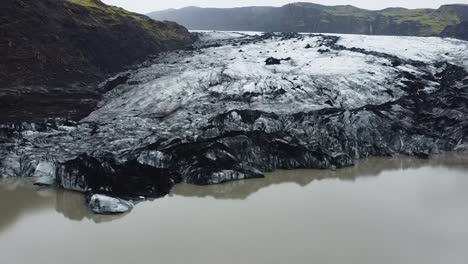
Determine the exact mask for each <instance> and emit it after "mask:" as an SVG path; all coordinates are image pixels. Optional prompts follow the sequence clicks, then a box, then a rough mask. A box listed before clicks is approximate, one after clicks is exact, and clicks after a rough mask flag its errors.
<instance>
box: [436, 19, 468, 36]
mask: <svg viewBox="0 0 468 264" xmlns="http://www.w3.org/2000/svg"><path fill="white" fill-rule="evenodd" d="M441 36H443V37H451V38H458V39H463V40H468V21H463V22H462V23H460V24H457V25H454V26H448V27H446V28H445V30H444V31H443V32H442V34H441Z"/></svg>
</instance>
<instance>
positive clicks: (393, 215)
mask: <svg viewBox="0 0 468 264" xmlns="http://www.w3.org/2000/svg"><path fill="white" fill-rule="evenodd" d="M0 263H5V264H6V263H11V264H55V263H57V264H59V263H60V264H63V263H66V264H83V263H100V264H106V263H109V264H120V263H122V264H124V263H125V264H129V263H135V264H140V263H204V264H210V263H216V264H225V263H228V264H229V263H236V264H238V263H249V264H250V263H252V264H257V263H268V264H271V263H281V264H284V263H307V264H309V263H320V264H327V263H331V264H335V263H339V264H341V263H347V264H350V263H351V264H353V263H355V264H377V263H378V264H396V263H398V264H405V263H408V264H432V263H433V264H441V263H447V264H466V263H468V155H461V154H450V155H444V156H439V157H435V158H434V159H432V160H429V161H423V160H417V159H410V158H386V159H371V160H368V161H362V162H360V163H359V164H357V166H355V167H352V168H347V169H343V170H338V171H335V172H333V171H318V170H302V171H301V170H299V171H278V172H275V173H271V174H268V176H267V178H266V179H259V180H248V181H241V182H233V183H228V184H223V185H217V186H207V187H206V186H205V187H200V186H192V185H178V186H177V187H176V188H175V189H174V190H173V192H172V193H171V195H169V196H168V197H165V198H162V199H158V200H155V201H153V202H144V203H141V204H139V205H138V206H137V207H136V208H135V209H134V210H133V211H132V212H131V213H130V214H127V215H123V216H111V217H109V216H95V215H91V214H89V212H88V211H87V209H86V208H85V206H84V201H83V197H82V196H81V195H80V194H77V193H72V192H66V191H62V190H53V189H41V188H35V187H32V186H31V184H30V181H29V180H11V179H10V180H1V181H0Z"/></svg>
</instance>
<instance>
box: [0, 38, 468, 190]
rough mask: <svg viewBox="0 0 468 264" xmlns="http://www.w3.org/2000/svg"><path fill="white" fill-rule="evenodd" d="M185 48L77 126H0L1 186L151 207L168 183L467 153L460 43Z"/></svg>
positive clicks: (467, 81)
mask: <svg viewBox="0 0 468 264" xmlns="http://www.w3.org/2000/svg"><path fill="white" fill-rule="evenodd" d="M194 34H195V35H196V37H197V38H198V41H197V42H196V43H195V44H194V46H193V48H192V49H187V50H180V51H174V52H169V53H163V54H159V55H155V56H154V57H152V58H151V59H149V60H148V61H146V62H145V63H143V64H141V65H139V66H138V67H134V68H133V69H130V70H128V71H126V72H122V73H120V74H119V75H118V76H115V77H114V78H112V79H110V80H108V82H106V83H103V84H102V85H101V87H100V89H103V90H105V91H107V92H106V93H105V95H104V97H103V99H102V101H101V102H100V103H99V105H98V108H97V109H96V110H95V111H94V112H92V113H90V114H89V116H87V117H86V118H84V119H82V120H80V121H78V122H73V121H69V120H48V121H46V122H44V123H20V124H18V123H16V124H13V123H12V124H3V125H0V164H1V167H0V175H1V176H2V177H25V176H38V177H40V178H39V179H40V181H39V183H54V184H56V185H57V186H60V187H63V188H66V189H71V190H75V191H80V192H87V193H101V194H109V195H114V196H119V197H138V196H144V197H159V196H162V195H165V194H167V193H168V192H169V190H170V189H171V187H172V186H173V185H174V184H177V183H179V182H186V183H193V184H218V183H222V182H226V181H233V180H240V179H248V178H258V177H263V172H266V171H272V170H275V169H297V168H319V169H337V168H342V167H346V166H352V165H353V164H354V162H355V161H356V160H358V159H363V158H366V157H369V156H393V155H399V154H403V155H410V156H417V157H421V158H427V157H429V156H430V155H433V154H438V153H442V152H446V151H454V150H456V151H468V42H465V41H459V40H454V39H442V38H418V37H388V36H360V35H329V34H324V35H323V34H321V35H317V34H295V33H261V34H252V33H249V34H246V33H235V32H197V33H194ZM269 58H274V59H278V60H280V62H279V64H274V65H267V63H266V61H267V59H269Z"/></svg>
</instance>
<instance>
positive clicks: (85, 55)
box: [0, 0, 191, 122]
mask: <svg viewBox="0 0 468 264" xmlns="http://www.w3.org/2000/svg"><path fill="white" fill-rule="evenodd" d="M0 5H1V8H0V36H1V37H0V57H1V58H2V60H1V61H0V112H2V114H0V122H2V121H11V120H28V119H35V118H40V117H54V116H61V115H65V116H66V117H76V118H79V117H81V116H82V115H83V114H81V113H87V112H89V109H90V108H93V106H94V105H95V102H96V98H97V97H98V96H99V94H98V93H97V91H96V89H95V86H93V87H89V85H90V84H93V83H96V82H98V81H102V80H103V79H104V77H106V76H108V75H109V74H112V73H115V72H119V71H122V70H124V69H125V68H126V67H128V66H129V65H132V64H134V63H138V62H140V61H142V60H144V59H145V58H147V57H148V55H150V54H154V53H157V52H161V51H167V50H173V49H177V48H183V47H186V46H188V45H190V44H191V37H190V33H189V32H188V31H187V29H185V28H184V27H182V26H180V25H178V24H176V23H173V22H158V21H154V20H151V19H149V18H147V17H145V16H143V15H139V14H135V13H131V12H128V11H126V10H124V9H121V8H117V7H111V6H107V5H105V4H103V3H102V2H100V1H98V0H70V1H67V0H41V1H31V0H2V3H1V4H0ZM39 87H40V88H39ZM52 87H54V88H52ZM57 87H58V88H57Z"/></svg>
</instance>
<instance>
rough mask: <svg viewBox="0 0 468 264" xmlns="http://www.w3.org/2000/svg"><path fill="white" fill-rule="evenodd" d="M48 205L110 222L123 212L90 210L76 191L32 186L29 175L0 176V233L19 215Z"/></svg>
mask: <svg viewBox="0 0 468 264" xmlns="http://www.w3.org/2000/svg"><path fill="white" fill-rule="evenodd" d="M50 209H55V211H56V212H58V213H60V214H61V215H63V216H64V217H65V218H67V219H70V220H74V221H83V220H89V221H93V222H95V223H104V222H110V221H114V220H117V219H119V218H122V217H124V216H125V215H112V216H107V215H106V216H102V215H95V214H91V213H90V212H89V210H88V208H87V207H86V206H85V198H84V196H83V195H82V194H80V193H76V192H70V191H65V190H61V189H52V188H40V187H36V186H34V185H33V181H32V180H31V179H0V212H1V217H0V233H1V232H3V231H4V230H6V229H7V228H8V226H10V225H12V224H14V223H15V222H16V221H18V220H19V218H21V217H22V216H30V215H33V214H36V213H37V214H39V213H41V211H45V210H50Z"/></svg>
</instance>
